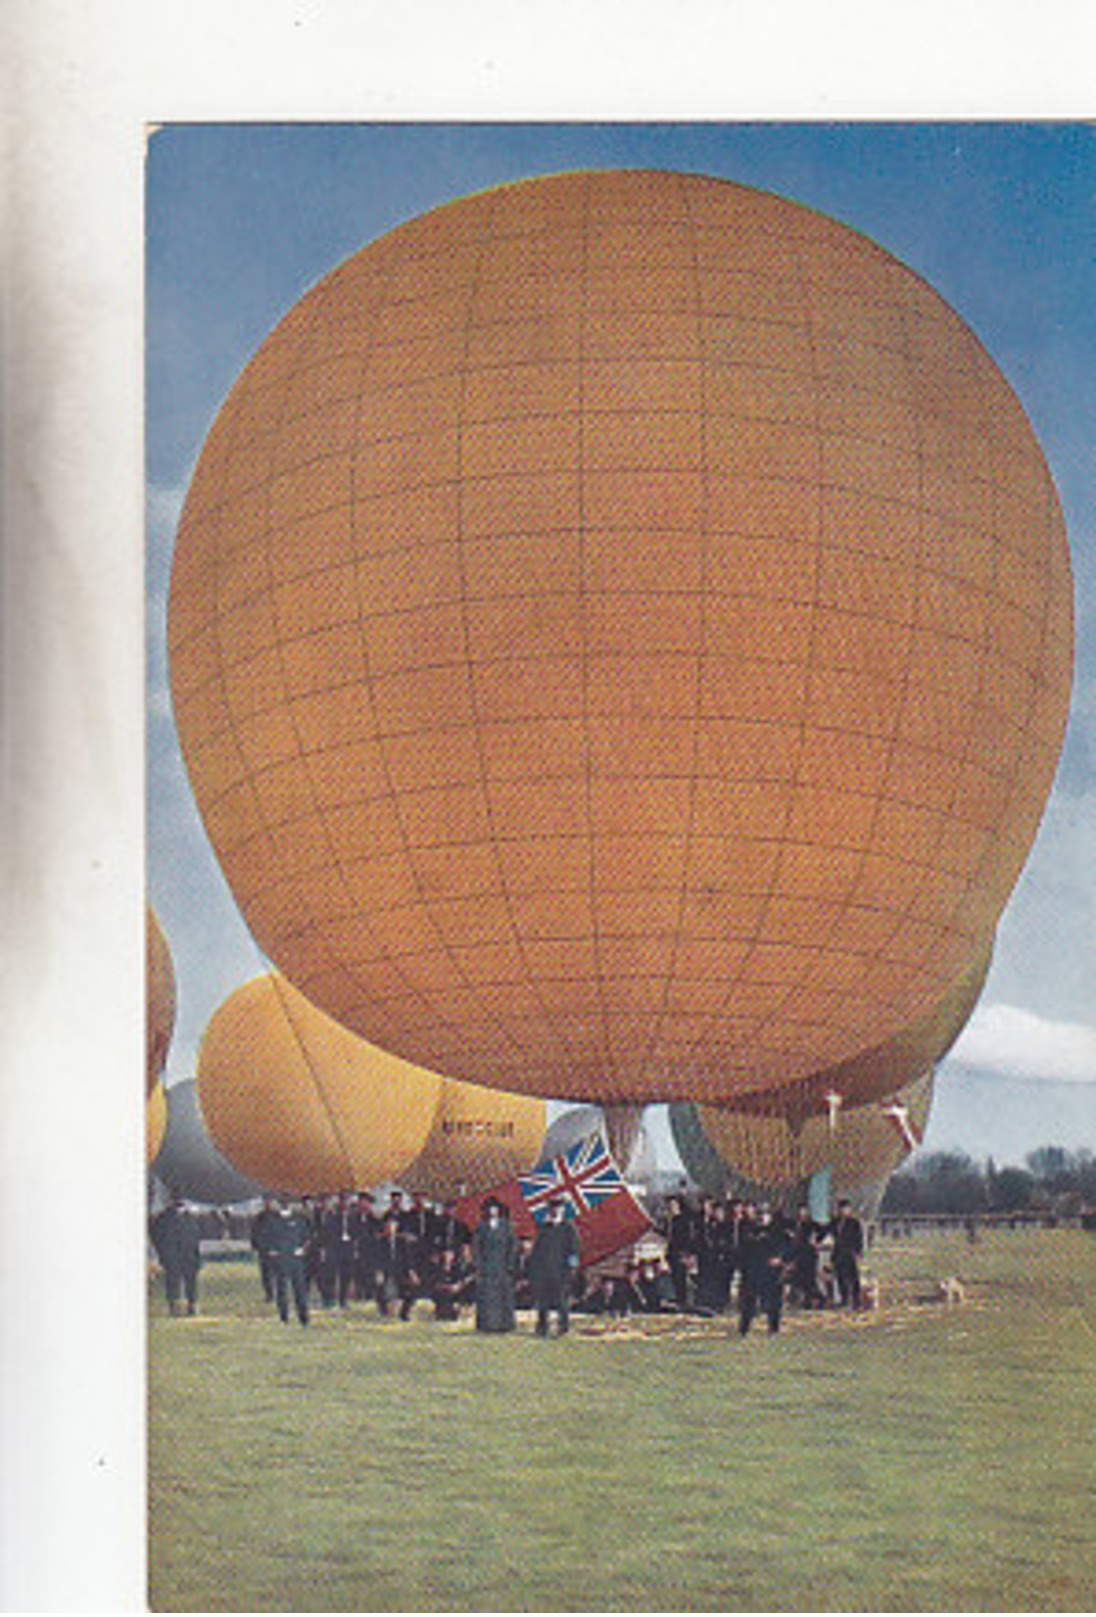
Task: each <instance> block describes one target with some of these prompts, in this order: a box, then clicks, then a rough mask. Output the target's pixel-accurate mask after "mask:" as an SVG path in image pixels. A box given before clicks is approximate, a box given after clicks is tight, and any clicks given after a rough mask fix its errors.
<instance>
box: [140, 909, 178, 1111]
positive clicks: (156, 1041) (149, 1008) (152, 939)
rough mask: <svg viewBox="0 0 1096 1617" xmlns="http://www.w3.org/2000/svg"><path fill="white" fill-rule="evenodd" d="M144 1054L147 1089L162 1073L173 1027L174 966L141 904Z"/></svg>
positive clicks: (151, 915)
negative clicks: (143, 939) (143, 912)
mask: <svg viewBox="0 0 1096 1617" xmlns="http://www.w3.org/2000/svg"><path fill="white" fill-rule="evenodd" d="M145 971H146V976H145V992H146V1005H145V1055H146V1077H147V1090H148V1093H149V1094H151V1093H152V1090H153V1088H154V1086H155V1084H156V1082H157V1080H158V1079H159V1078H161V1077H162V1076H163V1071H164V1066H165V1065H166V1062H167V1053H168V1049H169V1048H170V1045H171V1035H172V1034H173V1032H174V1031H175V969H174V967H173V965H172V963H171V950H170V949H169V948H168V946H167V939H166V938H165V937H164V934H163V930H162V928H161V926H160V923H159V921H158V920H157V919H156V916H155V914H154V913H153V911H152V910H151V909H150V908H149V907H148V906H146V908H145Z"/></svg>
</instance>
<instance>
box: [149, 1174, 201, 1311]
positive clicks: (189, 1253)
mask: <svg viewBox="0 0 1096 1617" xmlns="http://www.w3.org/2000/svg"><path fill="white" fill-rule="evenodd" d="M149 1234H150V1235H151V1237H152V1244H153V1246H154V1248H155V1249H156V1256H157V1257H158V1258H159V1260H160V1263H161V1265H162V1267H163V1271H164V1291H165V1293H166V1295H167V1304H168V1308H169V1309H170V1310H171V1312H172V1314H179V1313H181V1312H182V1303H181V1298H182V1297H185V1298H186V1312H187V1313H188V1314H194V1313H196V1312H197V1309H198V1270H199V1268H200V1267H201V1262H202V1259H201V1249H200V1236H199V1231H198V1220H197V1218H195V1216H194V1214H193V1212H192V1211H191V1210H190V1208H189V1207H188V1206H187V1203H186V1202H185V1201H184V1199H183V1198H182V1196H174V1197H172V1200H171V1202H170V1203H169V1205H168V1206H167V1207H165V1208H164V1210H163V1212H162V1213H158V1214H157V1215H156V1217H155V1218H154V1219H153V1220H152V1223H151V1225H150V1227H149Z"/></svg>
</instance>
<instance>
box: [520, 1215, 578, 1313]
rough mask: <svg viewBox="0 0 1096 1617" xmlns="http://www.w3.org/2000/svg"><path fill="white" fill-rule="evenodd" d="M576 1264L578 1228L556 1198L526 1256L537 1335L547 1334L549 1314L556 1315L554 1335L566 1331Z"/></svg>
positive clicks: (576, 1270) (576, 1268) (576, 1269)
mask: <svg viewBox="0 0 1096 1617" xmlns="http://www.w3.org/2000/svg"><path fill="white" fill-rule="evenodd" d="M578 1263H579V1240H578V1231H577V1230H576V1229H575V1226H574V1224H573V1223H571V1222H570V1220H568V1219H567V1218H565V1217H564V1206H563V1202H562V1201H561V1200H559V1199H558V1198H557V1199H556V1200H554V1201H552V1202H550V1203H549V1204H548V1218H547V1220H546V1222H545V1223H543V1224H541V1225H540V1227H539V1228H538V1230H537V1234H536V1239H535V1240H534V1242H533V1250H532V1253H531V1255H530V1258H529V1281H530V1285H531V1286H532V1290H533V1302H534V1305H535V1307H536V1310H537V1335H538V1336H547V1335H548V1322H549V1316H550V1315H551V1314H552V1313H554V1314H555V1316H556V1334H557V1336H565V1335H566V1334H567V1330H568V1327H569V1326H570V1322H571V1287H572V1284H573V1282H574V1278H575V1275H576V1274H577V1272H578Z"/></svg>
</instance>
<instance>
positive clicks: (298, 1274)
mask: <svg viewBox="0 0 1096 1617" xmlns="http://www.w3.org/2000/svg"><path fill="white" fill-rule="evenodd" d="M273 1264H274V1300H275V1302H276V1303H277V1305H278V1314H279V1316H280V1318H281V1320H282V1322H283V1324H288V1323H289V1294H290V1292H292V1293H293V1306H294V1307H295V1308H296V1310H297V1318H298V1319H299V1320H300V1322H301V1324H302V1325H307V1324H308V1284H307V1282H306V1280H305V1273H304V1259H303V1258H295V1257H289V1258H275V1259H274V1260H273Z"/></svg>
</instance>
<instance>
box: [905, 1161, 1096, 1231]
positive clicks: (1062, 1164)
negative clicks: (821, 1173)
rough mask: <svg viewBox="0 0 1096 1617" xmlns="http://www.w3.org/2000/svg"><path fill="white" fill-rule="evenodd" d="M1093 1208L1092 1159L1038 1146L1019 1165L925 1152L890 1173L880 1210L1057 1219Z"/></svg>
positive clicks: (1095, 1177) (1095, 1168)
mask: <svg viewBox="0 0 1096 1617" xmlns="http://www.w3.org/2000/svg"><path fill="white" fill-rule="evenodd" d="M1093 1207H1096V1156H1094V1155H1093V1153H1092V1152H1091V1151H1089V1150H1085V1149H1082V1150H1079V1151H1069V1150H1067V1149H1066V1148H1065V1146H1061V1145H1041V1146H1039V1147H1038V1149H1037V1150H1035V1151H1029V1152H1028V1154H1027V1156H1026V1157H1025V1158H1024V1165H1023V1167H1004V1168H998V1167H997V1166H996V1164H995V1163H994V1161H993V1158H992V1157H987V1158H986V1160H985V1161H984V1162H982V1163H978V1162H975V1161H974V1159H973V1158H972V1157H969V1156H966V1155H964V1153H963V1152H960V1151H930V1152H929V1153H927V1154H926V1155H925V1156H915V1157H913V1158H912V1159H911V1160H910V1161H909V1162H908V1163H907V1164H906V1165H905V1166H904V1167H903V1168H902V1169H900V1170H899V1172H898V1173H896V1174H895V1175H894V1176H893V1177H892V1179H891V1181H890V1184H889V1185H888V1186H887V1191H886V1194H885V1196H884V1197H883V1205H882V1208H881V1211H882V1212H883V1213H892V1214H899V1215H901V1214H903V1213H906V1214H913V1213H954V1214H968V1213H1006V1214H1014V1213H1028V1212H1030V1213H1043V1212H1051V1213H1055V1214H1060V1215H1063V1216H1070V1215H1073V1214H1077V1213H1080V1212H1081V1211H1083V1210H1084V1209H1086V1208H1093Z"/></svg>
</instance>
